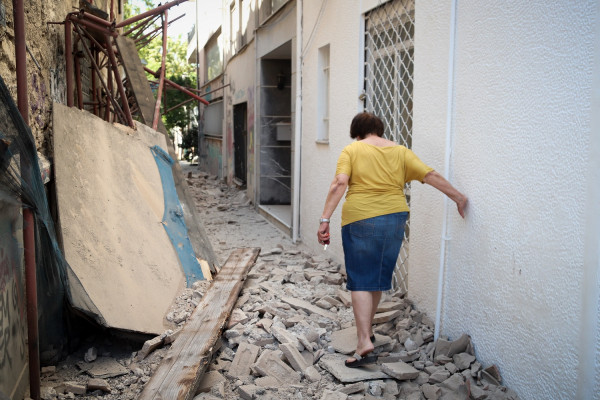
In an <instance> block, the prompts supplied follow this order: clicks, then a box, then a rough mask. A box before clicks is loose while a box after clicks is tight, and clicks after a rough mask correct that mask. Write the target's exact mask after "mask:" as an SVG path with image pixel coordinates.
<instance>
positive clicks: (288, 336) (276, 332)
mask: <svg viewBox="0 0 600 400" xmlns="http://www.w3.org/2000/svg"><path fill="white" fill-rule="evenodd" d="M271 334H272V335H273V336H275V338H276V339H277V340H278V341H279V343H281V344H285V343H289V344H291V345H293V346H294V347H296V349H297V350H298V351H302V350H304V346H303V345H302V344H300V341H299V340H298V338H297V337H296V336H295V335H294V334H293V333H291V332H288V331H287V329H285V326H284V325H283V323H281V322H276V323H274V324H273V325H272V326H271Z"/></svg>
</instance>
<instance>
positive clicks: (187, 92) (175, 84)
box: [144, 67, 227, 105]
mask: <svg viewBox="0 0 600 400" xmlns="http://www.w3.org/2000/svg"><path fill="white" fill-rule="evenodd" d="M144 71H146V72H148V73H149V74H150V75H152V76H154V77H155V78H156V77H157V75H158V72H154V71H152V70H151V69H150V68H148V67H144ZM165 83H166V84H167V85H169V86H172V87H174V88H175V89H177V90H179V91H181V92H183V93H185V94H187V95H188V96H190V97H193V98H194V99H196V100H198V101H200V102H202V104H204V105H209V104H210V103H209V102H208V101H206V100H205V99H203V98H202V97H200V96H198V95H196V94H194V93H192V92H190V91H189V90H187V89H186V88H184V87H183V86H181V85H178V84H177V83H175V82H173V81H172V80H169V79H166V78H165ZM226 86H227V85H226ZM223 87H225V86H223Z"/></svg>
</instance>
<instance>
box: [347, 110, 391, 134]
mask: <svg viewBox="0 0 600 400" xmlns="http://www.w3.org/2000/svg"><path fill="white" fill-rule="evenodd" d="M369 134H375V135H377V136H379V137H382V136H383V122H381V119H379V117H378V116H376V115H375V114H372V113H369V112H361V113H358V114H356V115H355V116H354V118H353V119H352V123H351V124H350V137H351V138H352V139H356V138H357V137H358V138H360V139H364V138H365V137H367V135H369Z"/></svg>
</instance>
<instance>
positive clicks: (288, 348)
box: [279, 343, 311, 372]
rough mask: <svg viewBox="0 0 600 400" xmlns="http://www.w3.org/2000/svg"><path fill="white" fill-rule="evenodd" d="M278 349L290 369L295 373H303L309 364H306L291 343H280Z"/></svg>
mask: <svg viewBox="0 0 600 400" xmlns="http://www.w3.org/2000/svg"><path fill="white" fill-rule="evenodd" d="M279 349H280V350H281V351H282V352H283V355H284V356H285V358H286V359H287V360H288V362H289V363H290V365H291V366H292V368H294V369H295V370H296V371H297V372H303V371H304V370H305V369H306V368H308V367H309V366H310V365H311V364H309V363H307V362H306V360H305V359H304V357H303V356H302V354H300V352H299V351H298V348H297V347H296V346H294V345H293V344H292V343H282V344H280V345H279Z"/></svg>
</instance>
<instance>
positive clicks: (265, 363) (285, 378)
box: [252, 350, 300, 385]
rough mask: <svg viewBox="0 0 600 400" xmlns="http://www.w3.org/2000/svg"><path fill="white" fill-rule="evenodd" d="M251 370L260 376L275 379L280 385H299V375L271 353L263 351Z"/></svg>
mask: <svg viewBox="0 0 600 400" xmlns="http://www.w3.org/2000/svg"><path fill="white" fill-rule="evenodd" d="M252 369H254V370H255V371H256V372H257V373H258V374H260V375H262V376H270V377H273V378H275V379H277V381H278V382H279V384H281V385H284V384H286V385H289V384H293V383H300V374H298V373H297V372H296V371H294V370H293V369H292V368H290V367H289V366H288V365H287V364H286V363H284V362H283V361H282V360H281V359H280V358H279V357H277V356H276V355H275V352H273V351H269V350H265V351H263V353H262V354H261V355H260V357H259V358H258V361H257V362H256V364H254V366H253V367H252Z"/></svg>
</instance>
